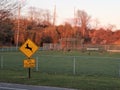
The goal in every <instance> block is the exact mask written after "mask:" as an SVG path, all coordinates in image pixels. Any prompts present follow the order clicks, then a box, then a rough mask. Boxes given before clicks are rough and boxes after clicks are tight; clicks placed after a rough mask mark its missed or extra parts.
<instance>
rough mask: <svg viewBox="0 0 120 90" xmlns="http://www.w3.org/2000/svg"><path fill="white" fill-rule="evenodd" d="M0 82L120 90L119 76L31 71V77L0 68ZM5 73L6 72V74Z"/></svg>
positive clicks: (89, 89)
mask: <svg viewBox="0 0 120 90" xmlns="http://www.w3.org/2000/svg"><path fill="white" fill-rule="evenodd" d="M0 72H1V73H0V82H10V83H11V82H12V83H21V84H28V85H41V86H56V87H65V88H75V89H80V90H120V78H114V77H105V76H104V77H103V76H87V75H76V76H73V75H65V74H62V75H61V74H48V73H40V72H34V71H32V73H31V74H32V77H31V79H28V77H27V70H25V71H22V72H21V71H11V70H0ZM6 73H7V74H6Z"/></svg>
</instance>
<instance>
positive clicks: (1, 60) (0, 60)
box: [0, 56, 3, 69]
mask: <svg viewBox="0 0 120 90" xmlns="http://www.w3.org/2000/svg"><path fill="white" fill-rule="evenodd" d="M0 62H1V65H0V66H1V69H3V56H1V59H0Z"/></svg>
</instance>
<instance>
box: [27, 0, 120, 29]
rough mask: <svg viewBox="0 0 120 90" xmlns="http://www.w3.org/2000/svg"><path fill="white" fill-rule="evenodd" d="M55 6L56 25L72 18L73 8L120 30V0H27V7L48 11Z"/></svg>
mask: <svg viewBox="0 0 120 90" xmlns="http://www.w3.org/2000/svg"><path fill="white" fill-rule="evenodd" d="M55 5H56V12H57V23H62V22H63V20H65V19H69V18H73V17H74V8H75V9H76V10H77V9H80V10H84V11H86V12H87V13H88V14H89V15H90V16H91V17H92V18H97V19H98V20H99V21H100V23H101V24H104V25H107V24H115V25H116V26H117V28H120V24H119V23H120V10H119V9H120V0H27V7H30V6H35V7H39V8H42V9H49V10H50V11H51V12H53V10H54V6H55Z"/></svg>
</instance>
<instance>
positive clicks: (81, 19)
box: [76, 10, 91, 37]
mask: <svg viewBox="0 0 120 90" xmlns="http://www.w3.org/2000/svg"><path fill="white" fill-rule="evenodd" d="M76 17H77V23H78V25H79V26H80V27H81V30H82V36H83V37H84V36H85V33H86V29H87V28H88V26H89V22H90V19H91V17H90V16H89V15H88V14H87V13H86V12H85V11H84V10H77V13H76Z"/></svg>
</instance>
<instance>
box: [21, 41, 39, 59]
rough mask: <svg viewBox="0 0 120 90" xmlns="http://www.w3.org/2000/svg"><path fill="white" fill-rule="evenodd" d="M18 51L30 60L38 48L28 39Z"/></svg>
mask: <svg viewBox="0 0 120 90" xmlns="http://www.w3.org/2000/svg"><path fill="white" fill-rule="evenodd" d="M19 49H20V51H21V52H22V53H24V54H25V55H26V56H27V57H29V58H30V57H31V56H32V55H33V54H34V53H35V52H36V51H37V50H38V46H37V45H36V44H35V43H34V42H32V41H31V40H30V39H28V40H26V42H25V43H24V44H23V45H22V46H21V47H20V48H19Z"/></svg>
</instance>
